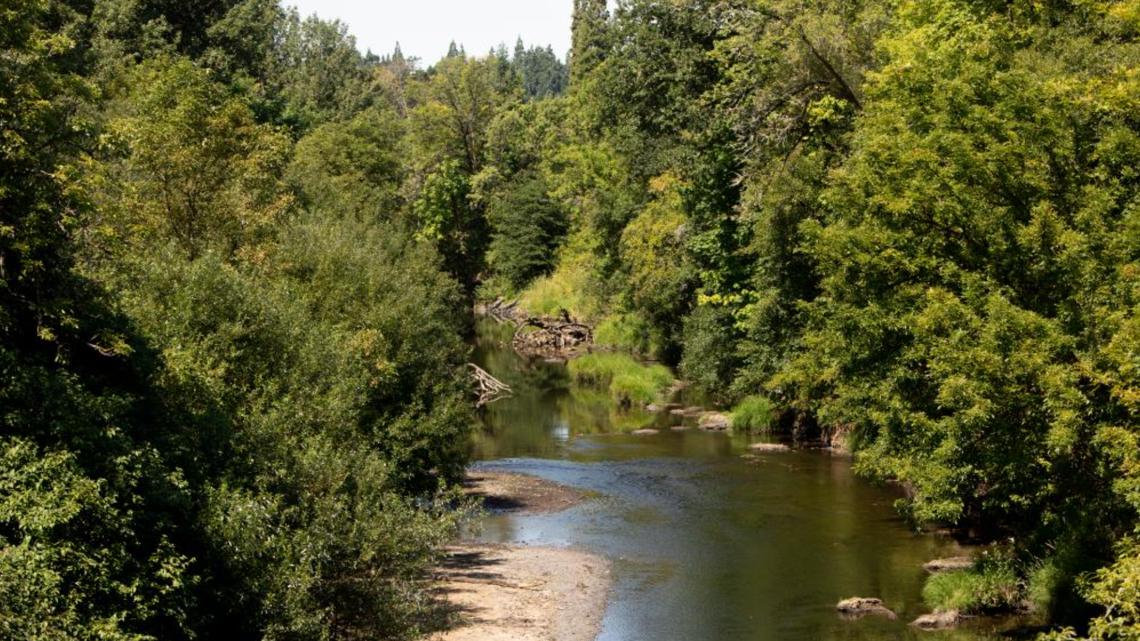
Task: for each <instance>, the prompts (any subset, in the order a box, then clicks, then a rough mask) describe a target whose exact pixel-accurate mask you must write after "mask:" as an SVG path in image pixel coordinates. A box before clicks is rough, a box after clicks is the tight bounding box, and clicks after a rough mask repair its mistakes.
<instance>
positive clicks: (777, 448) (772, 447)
mask: <svg viewBox="0 0 1140 641" xmlns="http://www.w3.org/2000/svg"><path fill="white" fill-rule="evenodd" d="M748 449H750V450H752V451H753V452H787V451H789V450H791V449H792V448H790V447H788V446H787V445H784V444H782V443H753V444H752V445H749V446H748Z"/></svg>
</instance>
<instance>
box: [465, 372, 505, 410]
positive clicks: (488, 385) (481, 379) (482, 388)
mask: <svg viewBox="0 0 1140 641" xmlns="http://www.w3.org/2000/svg"><path fill="white" fill-rule="evenodd" d="M467 369H468V371H469V373H470V374H471V379H472V380H473V381H474V382H475V394H476V396H477V398H476V401H475V407H484V406H486V405H489V404H491V403H494V402H495V401H497V400H499V399H502V398H508V397H509V396H511V394H513V392H512V391H511V386H510V385H507V384H506V383H504V382H502V381H500V380H499V379H497V378H495V377H494V376H491V375H490V374H489V373H487V370H485V369H483V368H482V367H479V366H478V365H476V364H475V363H468V364H467Z"/></svg>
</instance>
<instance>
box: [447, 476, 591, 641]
mask: <svg viewBox="0 0 1140 641" xmlns="http://www.w3.org/2000/svg"><path fill="white" fill-rule="evenodd" d="M464 485H465V490H466V493H467V494H468V495H470V496H475V497H478V498H480V499H481V500H482V503H483V506H484V507H485V508H487V509H488V510H492V511H510V512H519V513H531V514H533V513H550V512H557V511H561V510H565V509H568V508H570V507H573V506H574V505H577V504H578V503H580V502H582V501H583V500H585V499H586V498H587V494H586V493H585V492H582V491H580V490H576V489H574V488H571V487H566V486H564V485H559V484H558V483H554V482H551V481H547V480H544V479H540V478H536V477H533V476H526V475H523V474H511V473H506V472H486V471H480V472H471V473H470V474H469V475H468V478H467V481H466V483H465V484H464ZM438 579H439V582H438V584H437V585H438V587H437V590H438V593H439V595H440V597H441V598H442V599H444V600H445V601H446V602H447V603H448V605H449V606H450V607H451V608H453V609H454V613H455V615H456V616H455V619H456V623H455V625H453V626H452V627H451V628H450V629H449V630H447V631H445V632H441V633H437V634H436V635H434V636H432V637H431V641H593V640H594V638H595V637H597V636H598V632H599V630H600V629H601V623H602V615H603V614H604V613H605V609H606V601H607V597H608V593H609V589H610V562H609V561H608V560H606V559H604V558H602V557H600V556H597V555H594V554H590V553H588V552H583V551H580V550H571V549H562V548H545V547H527V546H520V545H492V544H483V543H466V544H460V545H455V546H453V547H451V548H449V549H448V557H447V559H446V561H445V562H444V563H443V564H442V566H441V567H440V569H439V574H438Z"/></svg>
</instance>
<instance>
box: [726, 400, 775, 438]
mask: <svg viewBox="0 0 1140 641" xmlns="http://www.w3.org/2000/svg"><path fill="white" fill-rule="evenodd" d="M770 427H772V403H771V401H769V400H768V399H767V397H764V396H749V397H747V398H745V399H744V400H742V401H740V402H739V403H737V404H736V407H735V408H733V410H732V429H734V430H743V431H746V432H758V431H765V430H767V429H769V428H770Z"/></svg>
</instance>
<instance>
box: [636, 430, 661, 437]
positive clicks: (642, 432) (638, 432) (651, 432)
mask: <svg viewBox="0 0 1140 641" xmlns="http://www.w3.org/2000/svg"><path fill="white" fill-rule="evenodd" d="M659 433H660V432H659V431H658V430H653V429H644V430H634V431H633V432H632V434H634V435H635V436H653V435H654V434H659Z"/></svg>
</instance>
